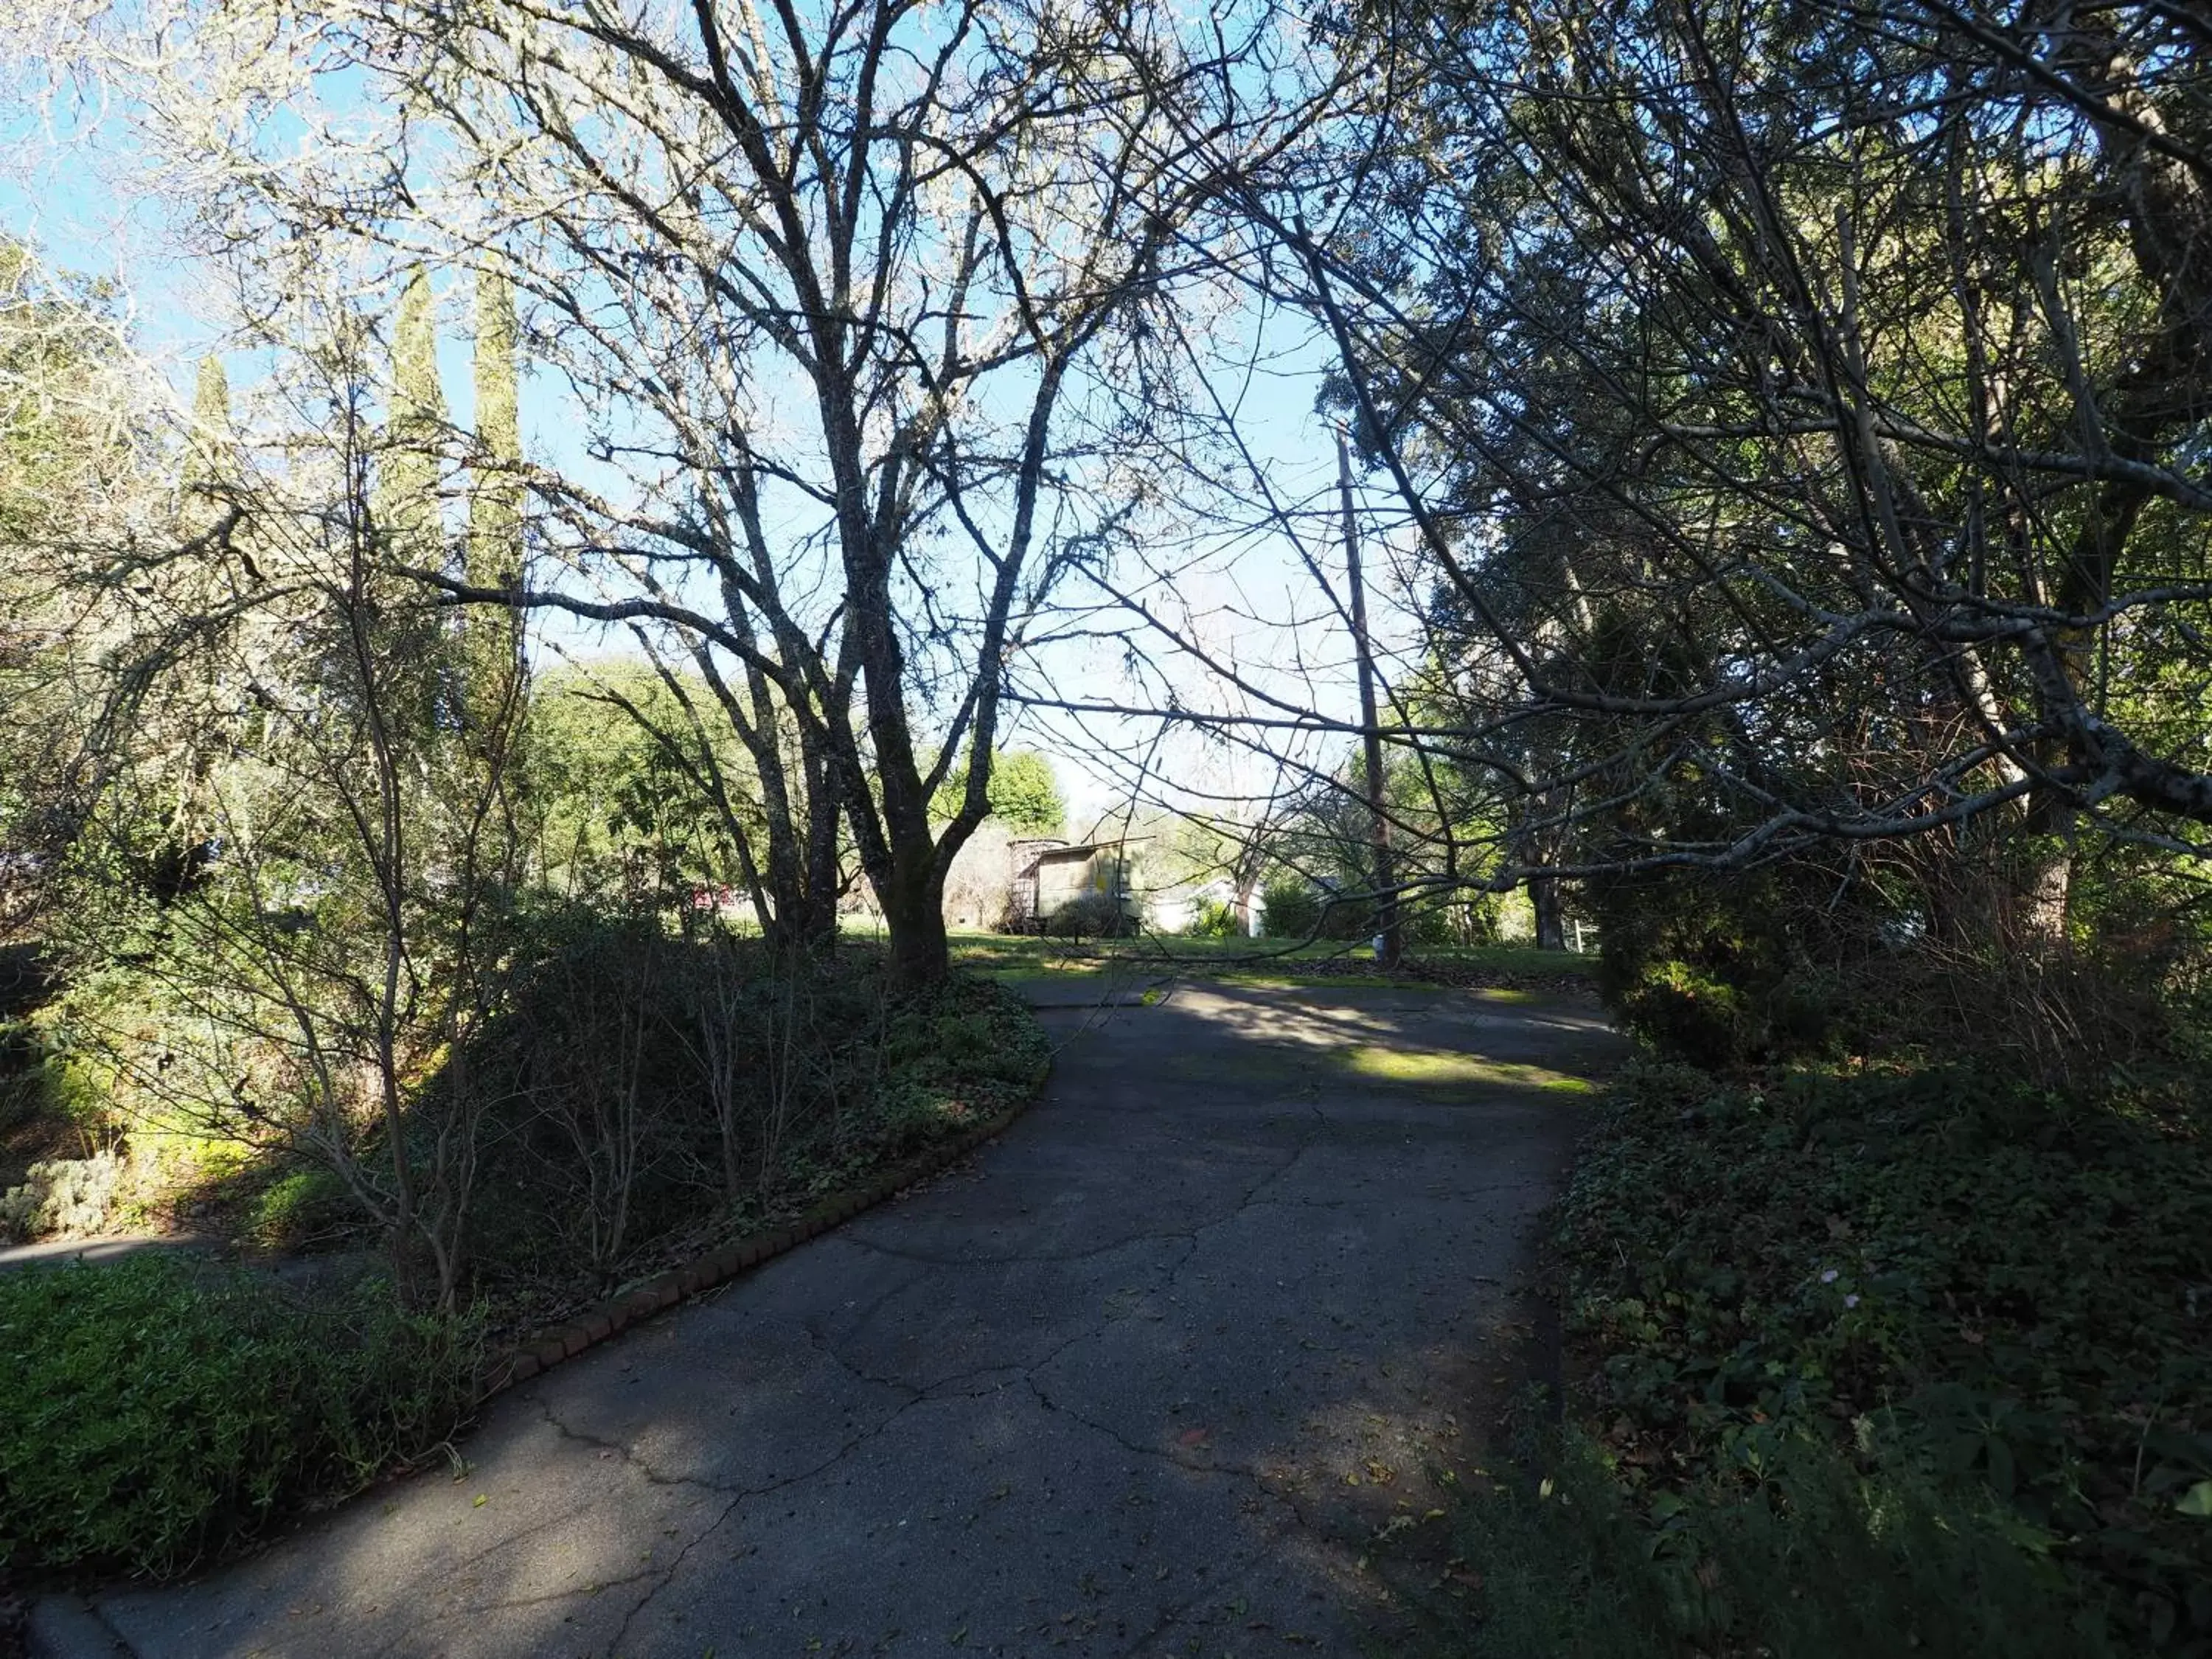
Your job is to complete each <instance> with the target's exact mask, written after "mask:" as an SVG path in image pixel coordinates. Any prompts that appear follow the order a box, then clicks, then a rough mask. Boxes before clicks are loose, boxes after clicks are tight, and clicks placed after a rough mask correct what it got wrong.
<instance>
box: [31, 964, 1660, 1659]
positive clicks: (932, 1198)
mask: <svg viewBox="0 0 2212 1659" xmlns="http://www.w3.org/2000/svg"><path fill="white" fill-rule="evenodd" d="M1048 1000H1049V999H1048ZM1043 1017H1044V1018H1046V1020H1047V1022H1048V1024H1050V1025H1052V1026H1053V1027H1054V1030H1055V1035H1056V1036H1059V1037H1060V1038H1061V1039H1062V1040H1063V1042H1064V1046H1063V1048H1062V1049H1061V1052H1060V1058H1059V1060H1058V1063H1057V1066H1056V1068H1055V1071H1054V1077H1053V1079H1052V1082H1051V1083H1050V1085H1048V1089H1047V1092H1046V1094H1045V1097H1044V1098H1043V1099H1042V1101H1040V1103H1038V1105H1037V1106H1036V1109H1033V1110H1032V1111H1031V1112H1030V1114H1029V1115H1026V1116H1025V1117H1024V1118H1023V1119H1022V1120H1020V1121H1018V1122H1017V1123H1016V1124H1015V1125H1014V1126H1013V1127H1012V1129H1010V1130H1009V1131H1008V1132H1007V1133H1006V1135H1005V1136H1004V1138H1003V1139H1000V1141H998V1142H996V1143H994V1145H992V1146H988V1147H987V1148H986V1149H984V1150H983V1151H982V1152H981V1153H979V1154H978V1155H977V1156H976V1157H975V1158H974V1159H973V1160H972V1161H971V1162H970V1163H969V1164H965V1165H963V1166H961V1167H960V1168H958V1169H956V1170H954V1171H952V1172H951V1173H949V1174H947V1175H945V1176H939V1177H938V1178H937V1179H935V1180H934V1181H933V1182H929V1183H927V1185H925V1186H924V1187H922V1188H918V1189H916V1190H915V1192H913V1193H912V1194H908V1196H906V1197H905V1198H903V1199H902V1200H899V1201H897V1202H896V1203H893V1204H890V1205H888V1206H881V1207H879V1208H878V1209H876V1210H873V1211H871V1212H867V1213H866V1214H865V1215H863V1216H862V1217H860V1218H859V1219H857V1220H855V1221H854V1222H852V1223H849V1224H848V1225H846V1226H844V1227H843V1228H841V1229H839V1230H838V1231H836V1232H833V1233H830V1234H827V1235H825V1236H823V1237H821V1238H819V1239H817V1240H816V1241H815V1242H814V1243H811V1244H809V1245H806V1246H805V1247H803V1248H801V1249H798V1250H796V1251H793V1253H791V1254H790V1255H786V1256H784V1257H781V1258H780V1259H778V1260H776V1261H774V1262H771V1263H769V1265H767V1266H765V1267H763V1268H761V1269H760V1270H758V1271H757V1272H756V1273H751V1274H750V1275H748V1276H746V1277H744V1278H743V1279H738V1280H737V1281H734V1282H733V1283H732V1284H730V1285H726V1286H725V1287H724V1288H723V1289H721V1290H720V1291H716V1292H714V1293H710V1294H709V1295H708V1296H707V1297H702V1299H700V1300H699V1301H697V1302H695V1303H691V1304H685V1305H684V1306H682V1307H680V1308H678V1309H677V1310H673V1311H672V1312H671V1313H668V1314H665V1315H663V1316H660V1317H659V1318H658V1319H655V1320H653V1321H651V1322H648V1323H647V1324H645V1325H644V1326H642V1327H640V1328H637V1329H635V1331H633V1332H632V1333H631V1334H629V1336H627V1337H626V1338H624V1339H623V1340H619V1341H617V1342H614V1343H611V1344H609V1345H607V1346H605V1347H603V1348H600V1349H599V1350H597V1351H594V1352H592V1353H590V1354H587V1355H586V1356H585V1357H584V1358H582V1359H580V1360H578V1361H575V1362H573V1363H572V1364H568V1365H565V1366H562V1367H561V1368H559V1369H558V1370H554V1371H552V1372H550V1373H548V1374H547V1375H546V1376H544V1377H541V1378H539V1379H538V1380H536V1381H535V1382H533V1383H531V1384H529V1385H527V1386H525V1387H523V1388H520V1389H516V1390H515V1391H514V1392H513V1394H512V1395H507V1396H505V1397H503V1398H502V1399H501V1400H500V1401H497V1402H496V1403H495V1405H494V1406H493V1407H491V1408H490V1409H489V1411H488V1413H487V1414H486V1418H485V1420H484V1422H483V1424H482V1425H481V1426H480V1427H478V1428H477V1430H476V1431H475V1432H474V1433H473V1434H471V1436H470V1437H468V1438H467V1440H466V1441H465V1443H463V1446H462V1450H463V1452H464V1453H465V1455H466V1457H467V1458H468V1460H469V1464H470V1467H469V1468H468V1470H467V1473H466V1474H465V1475H464V1476H462V1477H461V1478H459V1479H449V1478H447V1476H446V1475H444V1474H440V1473H437V1472H435V1471H432V1472H426V1473H424V1474H420V1475H418V1476H416V1478H415V1479H413V1480H410V1481H407V1482H404V1483H401V1484H398V1485H397V1486H391V1487H387V1488H385V1489H381V1490H379V1491H375V1492H370V1493H368V1494H367V1495H366V1496H364V1497H363V1498H360V1499H357V1500H356V1501H355V1502H354V1503H352V1504H349V1505H347V1506H345V1507H344V1508H343V1509H342V1510H339V1511H338V1512H337V1513H336V1514H334V1515H332V1516H329V1517H326V1518H325V1519H323V1520H321V1521H319V1522H315V1523H313V1524H311V1525H310V1526H308V1527H307V1528H305V1529H303V1530H302V1531H301V1533H300V1534H297V1535H295V1536H294V1537H292V1538H289V1539H287V1540H285V1541H283V1542H281V1543H279V1544H277V1545H276V1546H275V1547H272V1548H270V1550H269V1551H267V1552H266V1553H264V1554H262V1555H260V1556H258V1557H256V1558H254V1559H249V1560H247V1561H245V1562H243V1563H240V1564H239V1565H235V1566H233V1567H231V1568H228V1569H227V1570H224V1571H221V1572H218V1573H216V1574H213V1575H211V1576H210V1577H207V1578H205V1579H204V1580H203V1581H201V1582H198V1583H192V1584H188V1585H185V1586H180V1587H176V1588H171V1589H153V1590H129V1589H125V1590H118V1591H114V1592H111V1593H107V1594H105V1595H99V1596H96V1597H94V1598H93V1599H92V1601H90V1603H89V1604H86V1603H68V1602H60V1601H56V1602H52V1603H48V1604H46V1606H44V1607H42V1608H41V1609H40V1618H39V1620H38V1628H39V1629H40V1632H42V1634H43V1640H42V1645H43V1646H45V1647H46V1649H48V1650H52V1651H56V1652H62V1653H67V1654H70V1655H72V1656H74V1655H77V1654H89V1653H115V1652H123V1653H128V1654H131V1655H135V1656H139V1659H157V1656H162V1659H166V1656H192V1659H197V1656H204V1655H228V1654H246V1653H254V1654H270V1655H294V1654H296V1655H303V1656H313V1659H334V1656H337V1655H342V1654H343V1655H359V1656H369V1655H391V1656H417V1655H422V1656H428V1655H441V1656H446V1655H451V1656H468V1659H477V1656H486V1659H489V1656H507V1655H513V1656H523V1655H529V1656H541V1655H572V1654H573V1655H586V1654H609V1653H618V1654H623V1655H640V1656H644V1655H660V1654H670V1655H676V1654H690V1655H697V1654H701V1653H703V1652H706V1651H708V1650H713V1651H714V1652H715V1653H717V1654H720V1655H725V1656H726V1655H731V1654H745V1653H760V1654H792V1655H805V1654H810V1653H821V1654H874V1653H890V1654H897V1653H923V1652H950V1651H959V1652H966V1653H975V1654H995V1655H1027V1654H1067V1655H1070V1656H1097V1659H1105V1656H1115V1659H1119V1656H1132V1659H1134V1656H1149V1655H1159V1656H1167V1655H1170V1654H1182V1653H1185V1652H1187V1651H1189V1647H1188V1644H1189V1643H1190V1642H1191V1641H1192V1640H1193V1639H1194V1638H1196V1639H1199V1640H1200V1643H1201V1650H1202V1651H1203V1652H1205V1653H1206V1655H1207V1656H1209V1659H1212V1656H1215V1655H1218V1654H1221V1653H1231V1654H1238V1655H1242V1654H1270V1653H1307V1654H1316V1653H1318V1654H1329V1655H1351V1654H1353V1653H1356V1652H1358V1650H1359V1647H1360V1644H1362V1643H1363V1641H1366V1640H1370V1639H1372V1638H1374V1637H1375V1636H1376V1634H1377V1633H1378V1632H1380V1631H1382V1630H1383V1629H1384V1628H1385V1625H1386V1623H1387V1620H1388V1618H1389V1614H1388V1613H1387V1610H1386V1609H1384V1608H1383V1606H1382V1605H1381V1601H1380V1600H1379V1598H1378V1596H1377V1594H1376V1578H1375V1577H1374V1576H1373V1575H1372V1574H1371V1573H1363V1572H1361V1571H1359V1570H1358V1565H1357V1563H1358V1556H1359V1554H1360V1553H1361V1551H1362V1548H1363V1547H1364V1541H1367V1540H1369V1539H1370V1538H1371V1537H1372V1536H1373V1534H1375V1532H1376V1530H1377V1529H1378V1528H1381V1527H1382V1526H1384V1525H1386V1524H1389V1522H1390V1521H1391V1520H1392V1518H1393V1517H1394V1516H1400V1515H1411V1516H1420V1515H1423V1514H1425V1512H1426V1510H1427V1509H1428V1507H1429V1505H1430V1503H1431V1500H1432V1499H1433V1498H1435V1497H1436V1495H1437V1494H1436V1492H1434V1490H1433V1489H1432V1488H1431V1487H1430V1486H1429V1485H1428V1480H1429V1478H1430V1472H1431V1471H1436V1470H1441V1469H1444V1468H1455V1467H1462V1468H1463V1467H1465V1464H1466V1461H1467V1459H1468V1456H1469V1455H1471V1454H1470V1448H1469V1446H1468V1442H1467V1439H1466V1437H1467V1436H1468V1434H1469V1433H1470V1432H1471V1431H1473V1430H1474V1427H1475V1425H1474V1423H1473V1422H1472V1421H1471V1418H1472V1416H1473V1414H1474V1412H1475V1411H1476V1410H1477V1409H1478V1408H1479V1407H1480V1404H1481V1403H1482V1402H1484V1401H1494V1400H1495V1398H1496V1390H1495V1388H1494V1387H1493V1386H1492V1379H1493V1377H1494V1375H1495V1373H1496V1372H1497V1371H1498V1366H1499V1364H1500V1361H1501V1358H1502V1356H1503V1354H1504V1352H1505V1350H1506V1347H1507V1346H1508V1339H1507V1337H1506V1336H1505V1335H1504V1333H1503V1331H1502V1330H1501V1328H1502V1327H1504V1326H1505V1325H1507V1324H1509V1323H1510V1322H1511V1321H1512V1319H1513V1318H1514V1316H1515V1314H1516V1310H1517V1307H1518V1304H1517V1303H1516V1299H1515V1298H1514V1297H1512V1295H1511V1293H1510V1281H1511V1280H1512V1279H1514V1278H1515V1277H1516V1274H1518V1273H1520V1272H1521V1271H1522V1269H1523V1268H1524V1267H1525V1266H1526V1262H1527V1253H1528V1248H1529V1245H1530V1243H1531V1236H1532V1233H1533V1231H1534V1222H1535V1218H1536V1216H1537V1213H1538V1212H1539V1211H1540V1210H1541V1207H1542V1206H1544V1205H1545V1204H1546V1203H1547V1202H1548V1200H1550V1199H1551V1197H1552V1196H1553V1193H1554V1191H1555V1190H1556V1188H1557V1184H1558V1181H1559V1176H1560V1174H1561V1172H1562V1170H1564V1168H1565V1163H1566V1160H1567V1158H1568V1155H1569V1153H1570V1151H1571V1146H1572V1142H1573V1139H1574V1138H1575V1136H1576V1135H1577V1133H1579V1131H1580V1129H1581V1128H1582V1127H1583V1124H1584V1123H1585V1121H1586V1118H1587V1115H1586V1112H1585V1111H1584V1110H1583V1107H1582V1100H1583V1091H1584V1089H1585V1087H1586V1080H1587V1079H1589V1078H1591V1077H1593V1076H1595V1075H1596V1074H1597V1073H1599V1072H1601V1071H1602V1070H1603V1069H1604V1068H1606V1067H1607V1066H1609V1065H1610V1064H1611V1063H1612V1062H1613V1060H1615V1059H1616V1058H1617V1057H1618V1055H1619V1054H1620V1051H1621V1050H1620V1043H1619V1042H1618V1040H1617V1039H1616V1038H1614V1037H1613V1036H1611V1035H1610V1034H1609V1033H1608V1032H1607V1030H1606V1029H1605V1026H1604V1024H1603V1023H1602V1021H1601V1018H1599V1016H1598V1015H1597V1013H1596V1012H1595V1009H1593V1008H1591V1007H1589V1006H1586V1005H1583V1004H1579V1003H1576V1002H1572V1001H1562V1000H1524V999H1518V998H1515V997H1511V996H1508V995H1502V994H1483V993H1467V992H1458V991H1433V990H1425V989H1407V990H1396V989H1382V988H1363V987H1311V988H1305V989H1298V990H1287V989H1282V988H1262V987H1238V986H1236V985H1232V984H1217V985H1198V986H1184V987H1178V988H1176V989H1175V990H1173V991H1172V992H1171V993H1170V994H1167V995H1166V996H1165V997H1164V998H1163V999H1162V1000H1159V1001H1158V1004H1157V1005H1156V1006H1143V1005H1142V1004H1140V1003H1130V1002H1127V1001H1126V1000H1125V1001H1123V1002H1122V1004H1121V1006H1111V1007H1105V1006H1101V1007H1094V1008H1091V1009H1073V1008H1052V1009H1048V1011H1047V1012H1045V1014H1044V1016H1043Z"/></svg>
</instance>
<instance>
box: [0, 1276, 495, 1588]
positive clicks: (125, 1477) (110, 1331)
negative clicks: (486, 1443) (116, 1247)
mask: <svg viewBox="0 0 2212 1659" xmlns="http://www.w3.org/2000/svg"><path fill="white" fill-rule="evenodd" d="M480 1357H481V1356H480V1342H479V1340H478V1338H477V1332H476V1329H475V1328H474V1327H472V1326H471V1325H470V1324H468V1323H466V1322H451V1321H438V1320H433V1319H429V1318H424V1317H416V1316H406V1315H404V1314H401V1313H400V1312H398V1310H397V1309H396V1308H395V1306H394V1304H393V1302H392V1297H391V1294H390V1291H389V1290H388V1288H387V1287H386V1285H383V1284H382V1283H381V1282H380V1281H374V1280H370V1281H364V1282H362V1283H358V1284H356V1285H351V1286H349V1287H348V1288H346V1289H344V1290H343V1291H339V1292H337V1293H335V1294H334V1293H332V1292H331V1290H330V1289H329V1288H328V1287H323V1288H320V1289H319V1290H317V1291H314V1292H313V1293H309V1292H307V1291H295V1290H292V1289H289V1288H287V1287H285V1286H283V1285H279V1284H277V1283H276V1282H274V1281H272V1280H271V1279H269V1278H268V1277H267V1276H266V1275H264V1274H258V1273H250V1272H245V1271H238V1270H221V1269H217V1268H215V1267H210V1266H208V1265H206V1264H204V1263H197V1262H191V1261H179V1260H176V1259H173V1258H164V1257H154V1256H134V1257H131V1258H130V1259H127V1260H125V1261H118V1262H115V1263H112V1264H107V1265H101V1266H90V1265H85V1264H82V1263H79V1264H76V1265H73V1266H70V1267H56V1268H44V1269H38V1270H27V1271H19V1272H16V1273H9V1274H6V1275H4V1276H0V1568H4V1569H7V1570H9V1571H43V1570H52V1569H58V1568H65V1567H66V1568H82V1569H96V1570H100V1571H122V1572H131V1573H156V1574H161V1573H170V1572H175V1571H182V1570H184V1569H185V1568H187V1567H190V1566H191V1565H193V1564H194V1563H196V1562H198V1561H201V1560H203V1559H207V1558H209V1557H210V1556H214V1555H217V1554H220V1553H222V1552H223V1551H225V1550H227V1549H228V1548H230V1547H234V1546H235V1545H236V1544H238V1543H240V1542H241V1541H245V1540H246V1539H249V1538H251V1537H252V1535H253V1534H255V1533H256V1532H257V1531H258V1530H259V1529H260V1528H262V1527H263V1526H264V1525H265V1524H266V1523H267V1522H269V1521H270V1518H271V1517H272V1516H275V1515H276V1514H278V1513H279V1512H281V1511H282V1510H285V1509H288V1508H291V1507H295V1506H297V1505H298V1504H301V1503H304V1502H311V1501H314V1500H318V1499H328V1498H337V1497H340V1496H343V1495H344V1494H346V1493H348V1492H353V1491H355V1490H356V1489H358V1488H359V1487H360V1486H362V1485H364V1484H366V1483H367V1482H368V1480H370V1479H372V1478H373V1477H374V1475H375V1474H377V1473H378V1472H379V1471H380V1469H382V1468H385V1467H386V1466H387V1465H389V1464H390V1463H392V1462H394V1461H395V1460H398V1459H402V1458H406V1457H409V1456H412V1455H416V1454H418V1453H420V1452H421V1451H422V1450H423V1449H426V1448H428V1447H430V1446H433V1445H435V1444H436V1443H437V1442H438V1441H440V1440H441V1439H442V1438H443V1437H446V1436H447V1434H448V1433H450V1432H451V1431H452V1430H453V1425H454V1424H455V1423H456V1422H457V1421H458V1420H459V1419H460V1417H461V1416H462V1414H463V1413H465V1411H466V1410H467V1409H468V1407H470V1405H471V1403H472V1402H473V1401H474V1399H475V1387H476V1376H477V1365H478V1362H479V1359H480Z"/></svg>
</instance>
